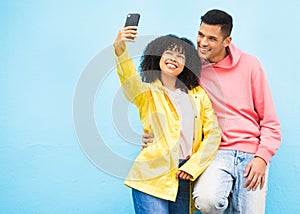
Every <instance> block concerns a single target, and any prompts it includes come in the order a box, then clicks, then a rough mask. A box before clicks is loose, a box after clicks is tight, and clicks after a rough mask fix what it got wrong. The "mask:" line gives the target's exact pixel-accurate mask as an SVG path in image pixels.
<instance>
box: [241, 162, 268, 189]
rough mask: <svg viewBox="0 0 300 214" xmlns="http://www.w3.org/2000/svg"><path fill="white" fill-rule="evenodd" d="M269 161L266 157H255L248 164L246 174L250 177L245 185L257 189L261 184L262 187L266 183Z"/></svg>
mask: <svg viewBox="0 0 300 214" xmlns="http://www.w3.org/2000/svg"><path fill="white" fill-rule="evenodd" d="M266 168H267V163H266V162H265V161H264V159H262V158H260V157H255V158H253V160H252V161H251V162H250V163H249V164H248V166H247V168H246V170H245V173H244V176H245V177H248V178H247V180H246V182H245V184H244V187H245V188H247V190H251V189H252V190H253V191H255V190H256V189H257V187H258V186H259V187H260V189H262V188H263V187H264V184H265V173H266Z"/></svg>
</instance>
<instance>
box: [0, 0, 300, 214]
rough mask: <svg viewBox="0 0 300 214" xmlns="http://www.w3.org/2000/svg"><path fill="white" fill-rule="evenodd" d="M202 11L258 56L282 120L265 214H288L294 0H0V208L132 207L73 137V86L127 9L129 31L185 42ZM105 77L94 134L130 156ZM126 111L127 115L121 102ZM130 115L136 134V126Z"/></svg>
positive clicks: (295, 149) (292, 183)
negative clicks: (222, 19) (131, 22)
mask: <svg viewBox="0 0 300 214" xmlns="http://www.w3.org/2000/svg"><path fill="white" fill-rule="evenodd" d="M212 8H219V9H224V10H226V11H228V12H229V13H231V14H232V15H233V18H234V30H233V42H234V43H235V44H237V45H238V46H239V47H240V48H242V49H243V50H244V51H246V52H249V53H251V54H253V55H255V56H257V57H258V58H259V59H260V61H261V63H262V64H263V66H264V68H265V72H266V74H267V76H268V79H269V84H270V87H271V90H272V92H273V98H274V102H275V105H276V108H277V112H278V116H279V118H280V121H281V124H282V145H281V147H280V149H279V151H278V153H277V155H276V156H275V157H274V158H273V159H272V164H271V169H270V177H269V192H268V201H267V213H268V214H277V213H278V214H281V213H282V214H285V213H300V208H299V204H298V199H299V192H300V188H299V185H298V182H297V181H299V180H300V166H299V165H300V164H299V160H300V159H299V154H300V148H299V142H300V137H299V133H300V128H299V120H300V118H299V115H300V110H299V109H300V108H299V103H300V102H299V98H300V96H299V91H300V86H299V80H300V78H299V77H300V74H299V69H298V67H299V66H297V64H298V62H300V55H299V53H298V52H299V38H298V36H299V34H300V28H299V21H300V16H299V8H300V3H299V1H297V0H287V1H286V2H281V1H272V2H268V3H267V2H265V1H261V0H251V1H250V0H248V1H238V0H227V1H224V0H206V1H192V0H187V1H178V3H177V2H176V1H174V0H173V1H171V0H167V1H161V0H152V1H140V0H139V1H138V0H133V1H121V0H120V1H116V0H111V1H102V2H101V1H96V0H94V1H83V0H79V1H71V0H63V1H49V0H45V1H37V0H36V1H30V0H27V1H26V0H24V1H4V0H2V1H0V31H1V34H0V97H1V100H2V102H1V105H0V112H1V115H0V126H1V129H0V143H1V144H0V213H132V212H133V209H132V205H131V198H130V191H129V189H128V188H127V187H125V186H124V185H123V175H124V172H123V171H122V170H123V169H124V168H122V167H123V165H122V164H121V165H120V171H122V172H120V173H119V174H118V173H112V172H111V170H112V169H113V168H114V167H115V165H114V164H115V160H114V156H109V155H108V154H104V153H103V151H101V150H99V151H98V150H96V149H95V150H94V152H95V153H94V155H95V157H97V155H99V157H100V159H99V161H100V162H98V163H97V162H95V161H93V159H92V158H90V155H89V154H88V153H86V151H85V150H84V149H83V148H84V144H85V142H79V141H80V140H79V139H78V138H77V136H76V134H75V129H74V127H75V126H74V117H73V100H74V99H75V98H76V96H75V91H76V87H77V86H78V82H79V81H80V80H81V79H80V78H81V75H82V74H83V73H84V72H83V71H84V70H86V69H87V67H86V66H87V65H88V64H89V63H90V62H92V61H93V59H95V58H94V57H95V56H97V54H99V53H103V51H104V50H108V49H109V46H110V45H111V44H112V42H113V40H114V38H115V36H116V34H117V31H118V29H119V28H120V27H121V25H122V24H123V22H124V19H125V16H126V14H127V13H128V12H139V13H141V14H142V17H141V20H140V27H139V35H140V36H143V35H162V34H167V33H176V34H178V35H181V36H186V37H189V38H191V39H192V40H194V41H195V39H196V32H197V30H198V26H199V18H200V15H202V14H203V13H204V12H205V11H207V10H208V9H212ZM109 56H110V55H109ZM111 56H112V55H111ZM104 60H106V59H104ZM101 63H102V62H101ZM103 63H104V62H103ZM99 69H100V68H99ZM100 70H101V69H100ZM100 72H105V71H100ZM105 74H107V75H106V76H105V78H104V81H102V82H101V84H100V85H99V88H98V89H97V90H98V91H97V96H96V97H95V100H94V104H95V105H94V107H95V111H94V115H95V120H96V124H97V128H98V132H99V135H100V138H101V139H102V140H103V142H105V144H106V145H107V146H108V147H109V148H111V150H112V151H113V154H114V155H115V156H118V157H121V159H124V160H130V159H132V158H133V157H134V156H135V155H136V153H137V152H138V151H139V149H140V146H139V145H138V146H136V145H132V144H129V143H128V142H127V141H126V140H124V135H126V133H124V131H123V133H122V130H121V131H120V130H119V128H120V127H116V126H118V124H117V122H120V121H118V120H120V119H119V118H118V114H117V112H116V110H113V109H112V106H113V105H114V102H116V99H115V97H117V96H116V94H118V93H119V91H117V90H118V89H119V86H118V80H117V77H116V75H115V74H114V72H108V73H105ZM117 92H118V93H117ZM80 101H81V100H80ZM82 105H84V103H82ZM127 107H128V106H127ZM127 111H128V112H129V115H136V111H135V109H134V108H133V107H129V109H126V112H127ZM113 115H114V116H116V115H117V118H115V119H114V122H112V120H113V118H112V116H113ZM122 116H124V115H122V114H121V113H120V117H121V118H122ZM125 116H126V115H125ZM134 118H136V117H135V116H134V117H130V118H129V124H130V125H131V130H134V131H133V133H134V134H133V137H135V138H136V137H137V136H140V134H141V132H142V131H141V129H140V124H139V121H138V119H134ZM81 119H82V120H83V121H84V118H81ZM81 119H80V120H81ZM126 119H127V116H126ZM80 120H79V121H80ZM121 122H122V121H121ZM138 139H139V138H138ZM138 141H139V140H138ZM80 143H81V144H80ZM102 157H105V159H106V160H107V162H103V160H102V159H101V158H102ZM101 161H102V162H101ZM125 162H126V161H125ZM101 164H102V165H101ZM99 165H101V166H104V167H99ZM121 166H122V167H121ZM126 166H127V165H126ZM126 166H125V165H124V167H126ZM103 168H105V169H104V170H103ZM117 168H118V166H117ZM121 168H122V169H121ZM110 169H111V170H110ZM125 170H126V169H125Z"/></svg>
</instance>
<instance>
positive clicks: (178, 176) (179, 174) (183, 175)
mask: <svg viewBox="0 0 300 214" xmlns="http://www.w3.org/2000/svg"><path fill="white" fill-rule="evenodd" d="M191 178H193V176H191V175H190V174H189V173H187V172H184V171H181V170H178V171H177V172H176V179H183V180H190V179H191Z"/></svg>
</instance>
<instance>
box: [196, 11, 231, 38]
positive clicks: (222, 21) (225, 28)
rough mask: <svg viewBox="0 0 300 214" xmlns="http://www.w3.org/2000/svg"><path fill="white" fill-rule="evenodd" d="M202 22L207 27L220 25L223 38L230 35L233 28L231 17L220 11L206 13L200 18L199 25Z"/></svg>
mask: <svg viewBox="0 0 300 214" xmlns="http://www.w3.org/2000/svg"><path fill="white" fill-rule="evenodd" d="M202 22H203V23H205V24H208V25H220V26H221V32H222V34H223V36H224V38H226V37H228V36H230V34H231V31H232V26H233V24H232V17H231V15H229V14H228V13H226V12H224V11H222V10H217V9H213V10H210V11H208V12H206V13H205V14H204V15H203V16H201V23H202Z"/></svg>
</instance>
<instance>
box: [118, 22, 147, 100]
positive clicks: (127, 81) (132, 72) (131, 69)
mask: <svg viewBox="0 0 300 214" xmlns="http://www.w3.org/2000/svg"><path fill="white" fill-rule="evenodd" d="M136 29H137V27H133V26H128V27H123V28H121V29H120V31H119V32H118V35H117V37H116V39H115V41H114V43H113V47H114V50H115V56H116V67H117V73H118V76H119V79H120V82H121V85H122V89H123V92H124V95H125V97H126V98H127V100H128V101H129V102H133V103H135V104H138V103H137V101H138V100H137V98H138V97H141V96H139V95H141V94H142V93H143V92H145V91H146V90H147V88H146V86H145V84H144V83H143V82H142V80H141V78H140V76H139V74H138V73H137V70H136V67H135V65H134V63H133V61H132V59H131V57H130V56H129V55H128V52H127V51H126V42H134V38H136V37H137V30H136ZM129 37H130V38H129Z"/></svg>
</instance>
